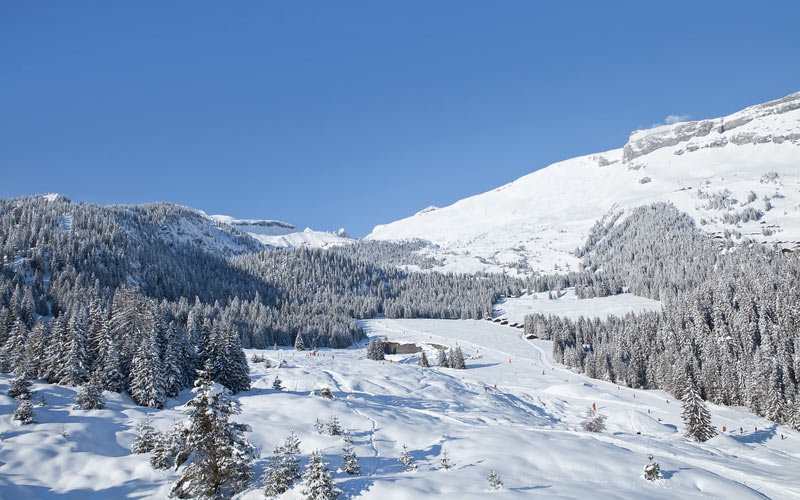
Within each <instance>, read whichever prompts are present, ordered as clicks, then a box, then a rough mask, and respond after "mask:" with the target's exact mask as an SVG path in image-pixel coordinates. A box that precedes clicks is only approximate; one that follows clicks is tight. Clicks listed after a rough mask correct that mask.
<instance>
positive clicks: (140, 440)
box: [131, 415, 158, 454]
mask: <svg viewBox="0 0 800 500" xmlns="http://www.w3.org/2000/svg"><path fill="white" fill-rule="evenodd" d="M157 439H158V432H157V431H156V430H155V429H154V428H153V424H152V422H151V421H150V415H147V418H146V419H145V420H144V422H140V423H139V424H138V425H137V426H136V436H135V437H134V438H133V444H132V445H131V453H137V454H140V453H150V452H151V451H153V447H155V445H156V442H157Z"/></svg>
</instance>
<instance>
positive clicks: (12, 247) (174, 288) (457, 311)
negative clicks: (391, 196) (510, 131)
mask: <svg viewBox="0 0 800 500" xmlns="http://www.w3.org/2000/svg"><path fill="white" fill-rule="evenodd" d="M425 245H426V244H425V243H422V242H406V243H399V244H397V243H386V242H358V243H356V244H355V245H352V246H347V247H340V248H335V249H331V250H314V249H284V250H273V251H270V250H264V247H263V245H261V244H260V243H259V242H257V241H256V240H254V239H253V238H252V237H250V236H249V235H247V234H246V233H243V232H241V231H239V230H238V229H236V228H233V227H231V226H228V225H226V224H222V223H219V222H215V221H213V220H211V219H210V218H208V217H206V216H205V215H204V214H202V213H200V212H198V211H195V210H192V209H189V208H185V207H179V206H175V205H171V204H167V203H156V204H149V205H139V206H111V207H101V206H98V205H92V204H85V203H80V204H75V203H72V202H70V201H69V200H68V199H66V198H64V197H63V196H33V197H26V198H19V199H15V200H0V370H2V371H6V372H8V371H13V372H15V373H17V374H19V375H21V376H24V377H28V378H38V379H44V380H47V381H49V382H54V383H61V384H67V385H74V386H77V385H83V384H87V383H90V382H91V383H93V384H95V385H97V386H99V387H101V388H103V389H108V390H113V391H121V390H126V391H128V392H130V393H131V395H132V396H133V398H134V399H135V400H136V401H137V402H138V403H140V404H144V405H148V406H160V405H161V404H163V401H164V399H165V397H169V396H173V395H175V394H177V392H178V391H180V390H181V389H182V388H184V387H188V386H189V384H190V383H191V381H193V380H194V378H195V375H196V370H197V369H198V368H199V367H202V366H203V365H204V363H205V362H206V361H207V360H209V359H211V360H212V361H214V363H216V364H217V365H218V366H217V368H215V370H216V371H215V372H214V373H212V375H213V379H214V380H216V381H218V382H220V383H223V384H224V385H226V386H227V387H229V388H230V389H231V390H233V391H234V392H236V391H239V390H242V389H246V388H247V387H249V377H248V376H247V366H246V362H245V361H246V360H245V358H244V355H243V353H242V348H243V347H245V348H249V347H255V348H267V347H271V346H273V345H276V344H278V345H293V344H295V343H296V342H298V340H299V341H301V342H303V341H304V343H305V345H308V346H311V347H325V346H330V347H346V346H349V345H351V344H353V343H354V342H357V341H360V340H361V339H363V338H364V333H363V331H362V330H361V328H360V327H359V326H358V324H357V323H356V321H355V320H356V319H359V318H370V317H374V316H375V315H378V314H384V315H385V316H387V317H397V318H403V317H405V318H411V317H428V318H482V317H483V316H484V315H486V314H490V313H491V307H492V303H493V302H495V301H496V300H497V299H498V298H499V296H500V295H509V294H514V293H519V290H520V288H521V285H522V283H521V282H520V281H517V280H513V279H510V278H507V277H504V276H497V275H461V274H439V273H428V272H409V271H404V270H401V269H398V268H397V265H399V264H401V263H405V264H407V265H412V266H417V267H419V268H428V267H431V266H432V265H434V264H435V261H433V260H432V259H431V258H429V257H424V256H421V255H420V254H418V253H417V251H418V250H420V249H422V248H423V247H424V246H425Z"/></svg>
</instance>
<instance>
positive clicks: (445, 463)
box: [440, 449, 453, 470]
mask: <svg viewBox="0 0 800 500" xmlns="http://www.w3.org/2000/svg"><path fill="white" fill-rule="evenodd" d="M440 462H441V463H442V468H444V470H450V468H451V467H453V462H451V461H450V459H449V458H447V450H444V449H443V450H442V459H441V460H440Z"/></svg>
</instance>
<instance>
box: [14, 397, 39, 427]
mask: <svg viewBox="0 0 800 500" xmlns="http://www.w3.org/2000/svg"><path fill="white" fill-rule="evenodd" d="M13 417H14V420H18V421H20V422H22V423H23V424H34V423H36V416H35V415H34V414H33V405H32V404H31V402H30V401H28V400H27V399H23V400H22V401H20V402H19V405H18V406H17V408H16V409H15V410H14V414H13Z"/></svg>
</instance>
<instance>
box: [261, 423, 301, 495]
mask: <svg viewBox="0 0 800 500" xmlns="http://www.w3.org/2000/svg"><path fill="white" fill-rule="evenodd" d="M299 454H300V440H299V439H297V434H295V433H294V431H292V432H291V434H289V436H288V437H287V438H286V442H285V443H284V444H283V446H276V447H275V450H273V452H272V456H271V457H270V458H269V460H267V470H266V471H265V472H264V476H263V478H262V481H263V483H264V493H265V494H266V495H267V496H270V497H271V496H276V495H280V494H281V493H284V492H286V491H288V490H289V488H291V487H292V485H293V484H294V482H295V481H296V480H297V479H299V478H300V477H301V476H300V457H298V456H297V455H299Z"/></svg>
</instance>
